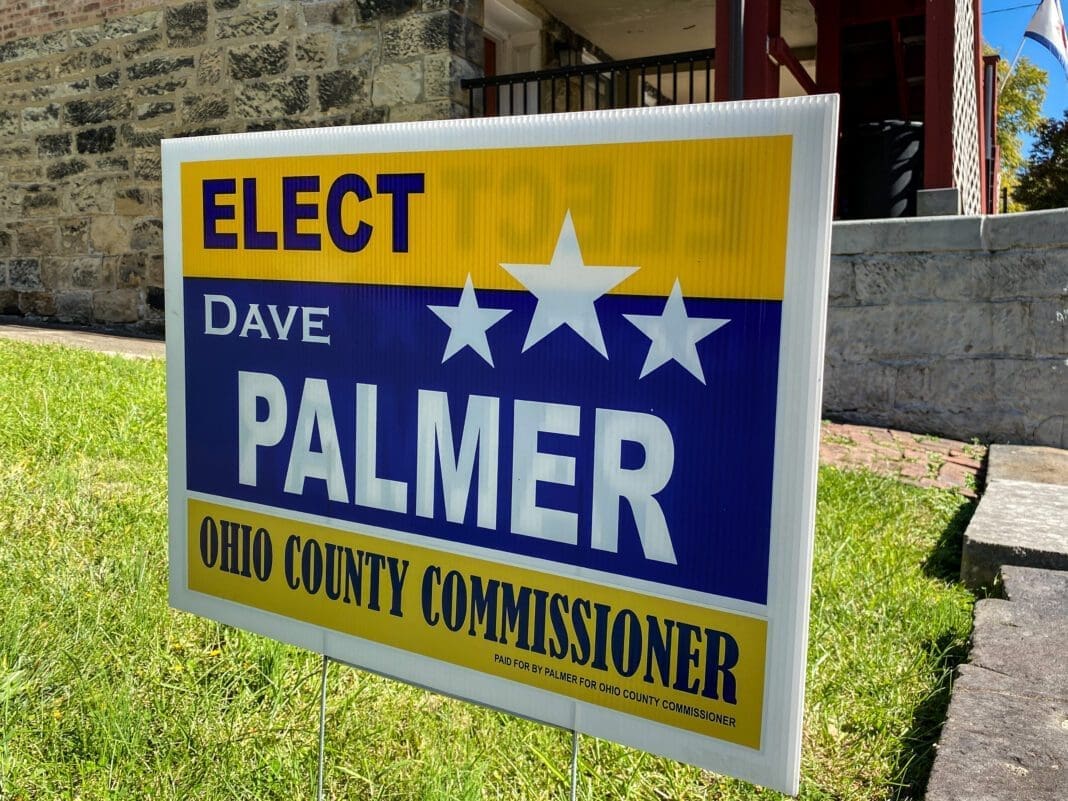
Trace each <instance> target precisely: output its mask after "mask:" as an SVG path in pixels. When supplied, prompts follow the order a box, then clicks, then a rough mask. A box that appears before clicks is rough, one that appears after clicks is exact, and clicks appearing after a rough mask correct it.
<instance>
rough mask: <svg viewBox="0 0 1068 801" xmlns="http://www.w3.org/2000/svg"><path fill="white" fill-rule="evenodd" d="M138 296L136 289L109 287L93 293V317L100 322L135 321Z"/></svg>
mask: <svg viewBox="0 0 1068 801" xmlns="http://www.w3.org/2000/svg"><path fill="white" fill-rule="evenodd" d="M139 305H140V298H139V297H138V293H137V290H136V289H110V290H101V291H98V292H94V293H93V319H94V320H96V321H97V322H101V323H135V322H137V318H138V313H137V311H138V306H139Z"/></svg>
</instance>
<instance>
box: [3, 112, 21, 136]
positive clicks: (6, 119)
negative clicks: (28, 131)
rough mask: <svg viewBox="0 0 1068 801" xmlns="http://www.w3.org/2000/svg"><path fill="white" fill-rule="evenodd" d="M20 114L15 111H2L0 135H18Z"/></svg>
mask: <svg viewBox="0 0 1068 801" xmlns="http://www.w3.org/2000/svg"><path fill="white" fill-rule="evenodd" d="M18 134H19V115H18V112H15V111H0V136H18Z"/></svg>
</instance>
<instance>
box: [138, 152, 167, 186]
mask: <svg viewBox="0 0 1068 801" xmlns="http://www.w3.org/2000/svg"><path fill="white" fill-rule="evenodd" d="M160 175H161V173H160V157H159V151H158V150H148V151H140V152H138V153H137V154H135V155H134V176H135V177H137V178H139V179H141V180H142V181H158V180H160Z"/></svg>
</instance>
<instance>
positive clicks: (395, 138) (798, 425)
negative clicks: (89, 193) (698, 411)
mask: <svg viewBox="0 0 1068 801" xmlns="http://www.w3.org/2000/svg"><path fill="white" fill-rule="evenodd" d="M837 118H838V98H837V97H836V96H820V97H806V98H792V99H787V100H768V101H751V102H744V103H715V104H698V105H691V106H674V107H666V108H655V109H627V110H616V111H600V112H581V113H571V114H554V115H541V116H532V117H507V118H493V119H479V120H450V121H443V122H424V123H402V124H390V125H376V126H366V127H339V128H325V129H304V130H295V131H280V132H265V133H255V134H242V135H238V136H224V137H214V136H212V137H199V138H190V139H172V140H165V141H164V142H163V143H162V175H163V209H164V224H163V239H164V262H165V288H166V299H167V300H166V322H167V404H168V442H169V446H168V449H169V468H168V475H169V488H168V499H169V505H170V515H169V520H170V534H169V549H170V556H169V561H170V603H171V605H172V606H174V607H176V608H179V609H184V610H186V611H189V612H193V613H196V614H200V615H203V616H205V617H209V618H212V619H215V620H220V621H222V622H225V623H229V624H231V625H235V626H238V627H240V628H244V629H248V630H251V631H254V632H257V633H260V634H263V635H266V636H268V637H272V638H274V639H277V640H281V641H283V642H288V643H291V644H293V645H297V646H300V647H304V648H307V649H310V650H313V651H316V652H318V653H325V654H327V655H329V656H330V657H331V658H334V659H337V660H339V661H342V662H346V663H349V664H352V665H357V666H360V667H363V668H366V669H368V670H371V671H373V672H376V673H380V674H383V675H387V676H394V677H398V678H401V680H403V681H406V682H409V683H413V684H416V685H420V686H424V687H431V688H434V689H436V690H437V691H439V692H442V693H445V694H447V695H452V696H456V697H459V698H466V699H469V700H473V701H475V702H476V703H481V704H485V705H489V706H492V707H496V708H499V709H502V710H505V711H509V712H512V713H515V714H518V715H521V716H523V717H528V718H531V719H534V720H541V721H544V722H546V723H549V724H551V725H557V726H563V727H565V728H571V729H576V730H578V731H582V732H584V733H587V734H592V735H594V736H598V737H603V738H605V739H609V740H613V741H616V742H620V741H623V742H626V743H627V744H628V745H632V746H634V747H637V748H640V749H642V750H645V751H649V752H651V753H656V754H662V755H664V756H668V757H670V758H673V759H678V760H681V761H684V762H688V763H692V764H695V765H699V766H701V767H704V768H707V769H709V770H712V771H715V772H718V773H723V774H726V775H731V776H736V777H738V778H742V779H745V780H747V781H751V782H754V783H756V784H761V785H764V786H767V787H771V788H774V789H778V790H781V791H783V792H786V793H788V794H791V795H796V793H797V791H798V778H799V773H800V761H801V717H802V708H803V699H804V679H805V664H806V652H807V633H808V617H809V595H810V581H811V563H812V547H813V536H814V521H815V489H816V478H817V462H818V456H819V419H820V411H821V403H822V386H823V384H822V373H823V348H824V336H825V326H826V306H827V289H828V274H829V261H830V243H831V199H832V197H833V171H834V160H835V153H836V148H835V145H836V140H837ZM768 135H789V136H791V137H792V141H793V152H792V159H791V177H790V207H789V225H788V234H787V249H786V252H787V259H786V262H787V263H786V286H785V298H784V301H783V309H782V327H781V335H780V336H781V339H780V342H781V344H780V353H779V375H778V397H777V412H776V420H775V463H774V479H773V490H772V509H771V551H770V553H771V559H770V565H769V575H768V605H767V618H768V642H767V654H766V668H765V688H764V711H763V721H762V726H761V731H762V744H761V748H760V749H759V750H754V749H750V748H746V747H744V746H739V745H735V744H732V743H729V742H726V741H723V740H717V739H713V738H709V737H706V736H703V735H700V734H696V733H692V732H689V731H687V730H685V729H677V728H674V727H669V726H666V725H663V724H660V723H657V722H655V721H651V720H647V719H644V718H636V717H633V716H630V715H627V714H625V713H621V712H616V711H614V710H610V709H606V708H603V707H598V706H596V705H593V704H588V703H585V702H581V701H575V700H572V699H570V698H567V697H565V696H562V695H558V694H556V693H552V692H548V691H544V690H540V689H537V688H534V687H530V686H528V685H525V684H521V683H517V682H512V681H509V680H506V679H502V678H498V677H495V676H492V675H489V674H484V673H481V672H479V671H474V670H470V669H467V668H463V667H459V666H456V665H453V664H451V663H445V662H441V661H439V660H436V659H432V658H429V657H424V656H421V655H418V654H414V653H410V652H407V651H401V650H397V649H394V648H391V647H388V646H384V645H381V644H379V643H375V642H371V641H368V640H363V639H361V638H357V637H351V636H349V635H344V634H340V633H336V632H333V631H330V630H328V629H324V628H321V627H317V626H314V625H311V624H307V623H303V622H300V621H295V620H292V619H290V618H285V617H282V616H279V615H275V614H272V613H269V612H265V611H263V610H259V609H253V608H250V607H247V606H243V605H241V604H237V603H233V602H231V601H226V600H223V599H219V598H215V597H212V596H208V595H204V594H201V593H197V592H193V591H190V590H189V589H188V565H187V563H186V554H187V550H186V548H187V542H186V537H187V534H186V532H187V520H186V500H187V498H189V497H190V493H189V491H188V488H187V486H186V453H185V441H186V440H185V437H186V425H185V341H184V329H183V317H184V309H183V291H182V289H183V276H182V264H183V254H182V236H181V205H182V204H181V200H182V199H181V182H180V168H181V164H182V163H183V162H190V161H205V160H221V159H230V158H234V159H236V158H252V157H255V158H271V157H284V156H307V155H330V154H337V153H345V152H352V150H353V148H354V147H358V148H359V152H360V153H364V154H366V153H390V152H413V151H421V152H427V151H439V150H480V149H497V148H501V147H509V148H514V147H546V146H557V145H586V144H613V143H623V142H648V141H672V140H679V139H700V138H710V137H714V138H727V137H742V136H768ZM253 154H254V156H253ZM709 213H714V211H713V210H710V211H709ZM231 503H233V505H235V506H248V505H247V504H241V503H236V502H231ZM275 511H276V510H275ZM286 514H288V515H291V516H292V513H291V512H289V511H288V510H287V511H286ZM616 580H617V582H618V578H617V579H616ZM640 591H643V592H648V588H642V589H641V590H640ZM689 600H690V602H692V599H689ZM717 600H718V601H719V602H718V603H715V604H714V605H715V606H716V607H717V608H732V605H731V604H729V603H724V602H723V600H724V599H717ZM733 608H735V609H738V607H737V606H735V607H733ZM738 611H742V610H741V609H738ZM746 611H748V610H746ZM476 686H477V692H472V688H473V687H476ZM624 734H625V736H621V735H624ZM667 746H669V747H667Z"/></svg>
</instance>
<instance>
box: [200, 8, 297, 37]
mask: <svg viewBox="0 0 1068 801" xmlns="http://www.w3.org/2000/svg"><path fill="white" fill-rule="evenodd" d="M281 24H282V14H281V12H280V10H279V9H278V8H265V9H262V10H257V11H251V12H249V13H247V14H235V15H234V16H232V17H222V18H220V19H219V20H217V21H216V23H215V36H216V38H218V39H237V38H243V37H246V36H270V35H271V34H273V33H274V32H275V31H277V30H278V27H279V26H280V25H281Z"/></svg>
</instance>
